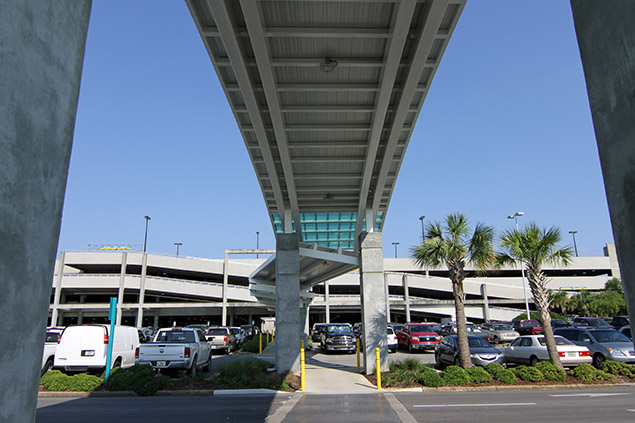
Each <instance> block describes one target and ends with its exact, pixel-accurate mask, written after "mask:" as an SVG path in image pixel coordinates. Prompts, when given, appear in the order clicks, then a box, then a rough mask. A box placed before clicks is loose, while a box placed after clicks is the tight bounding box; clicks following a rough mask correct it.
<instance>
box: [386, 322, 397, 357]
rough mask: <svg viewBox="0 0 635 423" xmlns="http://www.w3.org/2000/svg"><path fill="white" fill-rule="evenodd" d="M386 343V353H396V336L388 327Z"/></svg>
mask: <svg viewBox="0 0 635 423" xmlns="http://www.w3.org/2000/svg"><path fill="white" fill-rule="evenodd" d="M386 329H387V330H386V341H387V342H388V351H392V352H394V353H395V352H397V345H398V344H397V335H396V334H395V330H394V329H393V328H391V327H390V326H388V328H386Z"/></svg>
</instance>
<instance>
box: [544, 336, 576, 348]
mask: <svg viewBox="0 0 635 423" xmlns="http://www.w3.org/2000/svg"><path fill="white" fill-rule="evenodd" d="M553 339H554V340H555V341H556V345H573V342H569V340H567V339H565V338H563V337H561V336H554V337H553ZM538 342H539V343H540V345H542V346H543V347H544V346H545V345H547V341H546V340H545V337H544V336H541V337H540V338H538Z"/></svg>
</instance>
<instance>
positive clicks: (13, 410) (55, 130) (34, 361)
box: [0, 0, 91, 423]
mask: <svg viewBox="0 0 635 423" xmlns="http://www.w3.org/2000/svg"><path fill="white" fill-rule="evenodd" d="M90 9H91V1H90V0H84V1H82V0H59V1H57V0H56V1H46V2H42V1H36V0H30V1H26V0H5V1H2V2H0V40H2V41H1V42H0V58H2V59H0V75H2V77H1V78H0V122H2V124H0V239H3V240H11V242H2V243H0V257H1V260H2V261H0V281H2V300H0V315H2V317H3V321H2V328H3V335H2V348H1V349H0V386H2V389H1V390H0V421H2V422H20V423H21V422H33V421H35V408H36V403H37V391H38V384H39V378H40V367H41V364H42V350H43V348H44V342H43V341H44V331H45V326H46V319H47V317H48V306H49V302H50V298H51V284H50V282H49V281H51V280H52V278H53V273H54V266H55V255H56V251H57V245H58V241H59V233H60V225H61V218H62V205H63V203H64V192H65V190H66V180H67V177H68V166H69V161H70V154H71V147H72V143H73V130H74V126H75V114H76V111H77V101H78V97H79V86H80V80H81V73H82V65H83V58H84V48H85V45H86V33H87V31H88V20H89V17H90ZM60 272H63V267H62V266H60Z"/></svg>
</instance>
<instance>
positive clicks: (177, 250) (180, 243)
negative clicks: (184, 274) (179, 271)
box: [174, 242, 183, 257]
mask: <svg viewBox="0 0 635 423" xmlns="http://www.w3.org/2000/svg"><path fill="white" fill-rule="evenodd" d="M174 245H176V256H177V257H178V256H179V247H180V246H181V245H183V243H182V242H175V243H174Z"/></svg>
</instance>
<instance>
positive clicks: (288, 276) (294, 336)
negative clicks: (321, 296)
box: [276, 233, 304, 374]
mask: <svg viewBox="0 0 635 423" xmlns="http://www.w3.org/2000/svg"><path fill="white" fill-rule="evenodd" d="M299 301H300V250H299V246H298V237H297V236H296V234H293V233H285V234H277V235H276V371H277V372H278V373H279V374H283V373H287V372H290V371H291V372H293V373H294V374H299V373H300V352H299V351H300V334H301V329H302V326H303V325H304V322H303V321H302V320H301V316H300V304H299Z"/></svg>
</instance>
